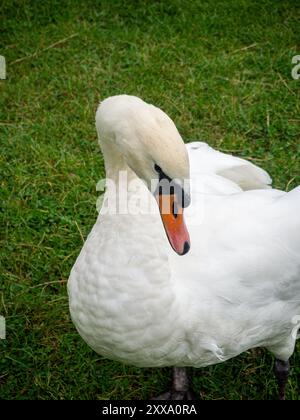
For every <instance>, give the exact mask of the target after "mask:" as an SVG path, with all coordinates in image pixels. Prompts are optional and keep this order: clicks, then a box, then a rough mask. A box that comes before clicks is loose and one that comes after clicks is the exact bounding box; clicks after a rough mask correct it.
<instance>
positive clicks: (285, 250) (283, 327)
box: [68, 95, 300, 367]
mask: <svg viewBox="0 0 300 420" xmlns="http://www.w3.org/2000/svg"><path fill="white" fill-rule="evenodd" d="M96 124H97V130H98V134H99V138H100V144H101V148H102V151H103V154H104V158H105V165H106V170H107V174H108V176H109V177H110V178H112V179H114V180H115V181H117V182H119V181H120V179H121V178H120V176H119V172H120V171H126V174H127V176H128V179H129V180H130V181H132V180H134V181H135V182H134V185H133V186H132V184H131V187H130V188H128V187H127V184H125V183H122V180H121V181H120V185H118V189H117V197H118V196H119V195H121V193H124V192H126V193H127V198H126V203H127V204H128V203H130V205H133V206H134V209H135V210H137V211H135V213H136V214H118V213H117V214H110V213H109V212H108V211H104V209H102V211H101V212H100V214H99V217H98V219H97V221H96V223H95V225H94V227H93V229H92V231H91V233H90V234H89V236H88V238H87V240H86V242H85V244H84V246H83V248H82V250H81V253H80V255H79V257H78V258H77V261H76V263H75V265H74V267H73V269H72V272H71V275H70V279H69V282H68V292H69V299H70V311H71V315H72V319H73V321H74V323H75V325H76V327H77V329H78V331H79V333H80V335H81V336H82V337H83V339H84V340H85V341H86V342H87V343H88V344H89V345H90V346H91V347H92V348H93V349H94V350H95V351H96V352H98V353H99V354H101V355H103V356H106V357H108V358H111V359H115V360H119V361H121V362H125V363H131V364H134V365H136V366H194V367H200V366H206V365H209V364H214V363H218V362H222V361H224V360H226V359H229V358H231V357H234V356H236V355H238V354H239V353H241V352H243V351H245V350H247V349H250V348H253V347H257V346H263V347H266V348H267V349H269V350H270V351H271V352H272V353H273V354H274V355H275V356H276V357H277V358H278V359H281V360H287V359H288V358H289V357H290V356H291V354H292V353H293V351H294V346H295V340H296V334H295V328H297V325H296V324H295V319H296V320H297V319H298V318H295V317H296V316H297V315H300V258H299V257H300V235H299V232H300V216H299V215H300V188H299V187H298V188H296V189H294V190H293V191H291V192H289V193H286V192H283V191H278V190H275V189H271V188H270V185H271V179H270V177H269V175H268V174H267V173H266V172H265V171H263V170H262V169H260V168H258V167H257V166H255V165H253V164H251V163H249V162H247V161H245V160H243V159H239V158H235V157H233V156H229V155H225V154H223V153H219V152H217V151H215V150H213V149H212V148H210V147H209V146H208V145H207V144H205V143H200V142H194V143H190V144H188V145H187V146H186V148H185V147H184V145H183V143H182V140H181V138H180V135H179V133H178V131H177V130H176V127H175V126H174V124H173V122H172V121H171V120H170V119H169V117H167V116H166V114H164V113H163V112H162V111H160V110H159V109H157V108H155V107H154V106H152V105H148V104H146V103H145V102H143V101H142V100H140V99H138V98H135V97H130V96H126V95H121V96H116V97H112V98H109V99H107V100H105V101H104V102H103V103H102V104H101V105H100V106H99V109H98V111H97V116H96ZM186 150H187V151H188V153H186ZM188 161H189V162H190V179H191V198H192V204H191V206H189V207H188V208H187V209H185V215H186V223H187V227H188V230H189V232H190V237H191V250H190V252H189V253H188V254H186V255H184V256H179V255H177V254H176V253H175V252H174V251H173V250H172V249H171V247H170V245H169V242H168V239H167V237H166V234H165V231H164V228H163V224H162V221H161V217H160V214H159V211H158V208H157V206H156V202H155V200H154V198H153V196H152V194H151V193H150V192H149V190H148V188H147V186H146V185H145V184H144V182H142V181H141V179H140V178H142V179H143V180H144V181H146V183H147V185H149V182H150V179H152V178H154V177H155V176H156V174H155V172H154V170H153V163H157V164H158V165H159V166H160V167H161V168H162V169H163V170H164V171H165V173H167V174H168V175H169V176H170V177H171V178H179V179H180V180H183V179H184V178H186V177H187V176H188V172H189V168H188ZM115 201H116V200H115V196H114V191H113V189H111V188H109V187H108V188H107V190H106V193H105V203H106V205H107V203H110V204H108V205H111V206H112V203H115ZM126 203H125V204H126ZM147 203H151V204H153V203H154V205H153V206H152V210H153V209H154V211H152V213H151V214H150V212H147V208H148V207H147V206H148V204H147Z"/></svg>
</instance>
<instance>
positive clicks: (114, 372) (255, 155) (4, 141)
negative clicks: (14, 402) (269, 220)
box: [0, 0, 300, 400]
mask: <svg viewBox="0 0 300 420" xmlns="http://www.w3.org/2000/svg"><path fill="white" fill-rule="evenodd" d="M299 17H300V14H299V4H298V2H297V0H294V1H292V0H290V1H285V0H282V1H281V0H273V1H272V0H261V1H259V0H256V1H250V0H248V1H246V0H241V1H237V0H235V1H234V0H229V1H228V0H221V1H213V0H211V1H209V0H206V1H204V0H203V1H200V0H199V1H194V2H190V1H179V0H170V1H158V0H157V1H146V0H144V1H142V0H139V1H133V0H128V1H124V0H123V1H120V0H117V1H109V0H107V1H101V2H100V1H95V0H93V1H91V0H88V1H76V2H75V1H73V2H72V1H65V0H62V1H61V0H54V1H45V2H38V1H33V0H32V1H26V0H19V1H17V0H2V2H1V9H0V55H3V56H5V58H6V62H7V78H6V80H0V139H1V204H2V212H1V216H2V220H1V231H2V232H1V242H2V251H1V272H0V274H1V283H0V284H1V286H0V287H1V289H0V314H1V315H3V316H5V317H6V323H7V339H6V340H0V353H1V354H0V398H2V399H134V398H136V399H145V398H148V397H149V396H153V395H156V394H158V393H159V392H162V391H164V390H165V389H166V388H167V386H168V384H169V381H170V378H171V370H170V369H138V368H134V367H131V366H124V365H122V364H119V363H116V362H112V361H109V360H106V359H103V358H101V357H100V356H98V355H97V354H95V353H94V352H93V351H92V350H90V349H89V348H88V347H87V345H86V344H85V343H84V342H83V341H82V339H81V338H80V337H79V335H78V334H77V332H76V330H75V328H74V326H73V325H72V323H71V321H70V317H69V312H68V299H67V292H66V282H67V279H68V275H69V272H70V269H71V267H72V265H73V263H74V261H75V259H76V256H77V255H78V253H79V251H80V249H81V247H82V242H83V239H84V238H85V237H86V236H87V234H88V232H89V231H90V229H91V227H92V225H93V224H94V222H95V219H96V214H97V213H96V199H97V192H96V189H95V186H96V183H97V181H98V180H99V179H100V178H101V177H103V176H104V168H103V159H102V156H101V154H100V152H99V148H98V145H97V138H96V130H95V126H94V116H95V110H96V107H97V104H98V102H99V101H100V100H101V99H104V98H105V97H107V96H110V95H114V94H119V93H128V94H133V95H137V96H140V97H142V98H143V99H145V100H146V101H149V102H152V103H154V104H156V105H157V106H159V107H161V108H162V109H163V110H165V111H166V112H167V113H168V114H169V115H170V116H171V117H172V118H173V120H174V121H175V123H176V125H177V127H178V129H179V131H180V133H181V134H182V136H183V137H184V138H185V139H186V140H190V139H202V140H204V141H207V142H208V143H209V144H210V145H212V146H214V147H216V148H218V149H220V150H223V151H228V152H232V153H235V154H236V155H238V156H241V157H244V158H247V159H251V160H252V161H253V162H254V163H256V164H259V165H260V166H262V167H263V168H264V169H266V170H267V171H268V172H269V173H270V174H271V176H272V177H273V179H274V185H275V186H276V187H277V188H282V189H286V190H290V189H292V188H293V187H295V186H297V185H299V184H300V176H299V175H300V171H299V169H300V168H299V151H300V146H299V127H300V124H299V122H300V105H299V89H300V79H299V80H293V79H292V77H291V70H292V67H293V65H292V63H291V61H292V57H293V56H294V55H296V54H300V32H299ZM299 362H300V346H299V344H298V349H297V351H296V353H295V355H294V356H293V358H292V360H291V363H292V366H293V370H292V375H291V378H290V381H289V385H288V392H287V397H288V398H289V399H294V400H297V399H298V400H299V399H300V396H299V390H300V364H299ZM272 365H273V360H272V356H271V355H270V354H268V353H267V352H266V351H264V350H263V349H256V350H253V351H249V352H247V353H245V354H242V355H241V356H240V357H238V358H236V359H234V360H230V361H228V362H226V363H223V364H221V365H217V366H212V367H210V368H205V369H199V370H194V371H193V372H194V377H193V384H194V388H195V390H196V391H197V392H198V394H199V393H200V396H201V398H202V399H272V398H273V397H274V395H275V393H276V384H275V380H274V377H273V372H272V370H273V366H272Z"/></svg>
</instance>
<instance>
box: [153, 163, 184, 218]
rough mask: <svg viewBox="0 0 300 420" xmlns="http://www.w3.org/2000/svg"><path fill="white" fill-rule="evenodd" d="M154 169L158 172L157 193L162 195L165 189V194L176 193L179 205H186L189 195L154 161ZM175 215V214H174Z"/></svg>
mask: <svg viewBox="0 0 300 420" xmlns="http://www.w3.org/2000/svg"><path fill="white" fill-rule="evenodd" d="M154 169H155V171H156V172H157V173H158V178H159V184H158V193H159V195H162V194H163V193H164V191H165V194H170V195H174V194H176V196H177V200H179V201H178V202H179V204H180V206H181V207H183V208H184V207H188V206H189V205H190V197H189V195H188V194H186V193H185V192H184V190H183V188H181V186H180V185H178V184H177V183H176V182H175V181H173V180H172V178H170V177H169V176H168V175H167V174H165V172H164V171H163V170H162V169H161V167H160V166H158V165H157V164H156V163H155V165H154ZM175 217H176V216H175Z"/></svg>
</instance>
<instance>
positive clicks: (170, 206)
mask: <svg viewBox="0 0 300 420" xmlns="http://www.w3.org/2000/svg"><path fill="white" fill-rule="evenodd" d="M155 198H156V201H157V204H158V207H159V211H160V214H161V219H162V222H163V225H164V228H165V231H166V234H167V237H168V239H169V242H170V245H171V246H172V248H173V249H174V251H175V252H177V254H179V255H184V254H186V253H187V252H188V251H189V250H190V247H191V245H190V236H189V233H188V230H187V228H186V225H185V222H184V218H183V208H182V207H181V205H180V204H179V201H178V199H177V195H176V194H171V195H169V194H157V195H156V196H155Z"/></svg>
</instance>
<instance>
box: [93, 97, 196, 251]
mask: <svg viewBox="0 0 300 420" xmlns="http://www.w3.org/2000/svg"><path fill="white" fill-rule="evenodd" d="M96 127H97V132H98V137H99V142H100V146H101V149H102V151H103V153H104V158H105V161H107V160H110V161H111V160H113V159H115V160H122V161H123V162H124V163H125V164H126V165H128V166H129V167H130V168H131V170H133V171H134V172H135V173H136V175H137V176H138V177H139V178H141V179H142V180H144V182H145V183H146V185H147V187H148V189H149V190H150V191H151V192H152V194H153V195H154V196H155V198H156V201H157V203H158V206H159V210H160V214H161V218H162V222H163V225H164V228H165V231H166V234H167V237H168V239H169V242H170V244H171V246H172V248H173V249H174V250H175V251H176V252H177V253H178V254H179V255H184V254H186V253H187V252H188V251H189V249H190V239H189V234H188V231H187V229H186V226H185V223H184V219H183V209H184V207H187V206H188V205H189V204H190V184H189V159H188V154H187V150H186V147H185V145H184V143H183V140H182V138H181V136H180V134H179V132H178V130H177V128H176V126H175V124H174V123H173V121H172V120H171V118H170V117H168V115H166V114H165V113H164V112H163V111H162V110H160V109H159V108H157V107H155V106H153V105H150V104H147V103H146V102H144V101H143V100H141V99H140V98H137V97H135V96H128V95H118V96H112V97H109V98H107V99H105V100H104V101H103V102H101V104H100V105H99V107H98V110H97V113H96ZM116 167H117V164H116Z"/></svg>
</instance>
